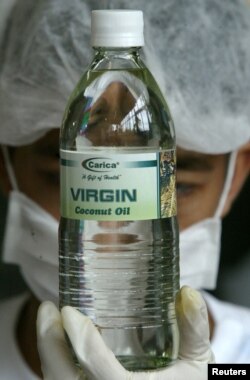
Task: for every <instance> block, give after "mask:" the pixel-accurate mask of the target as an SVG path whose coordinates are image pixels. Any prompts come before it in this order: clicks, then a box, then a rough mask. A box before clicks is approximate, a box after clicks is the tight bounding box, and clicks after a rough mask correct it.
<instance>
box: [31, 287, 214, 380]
mask: <svg viewBox="0 0 250 380" xmlns="http://www.w3.org/2000/svg"><path fill="white" fill-rule="evenodd" d="M176 309H177V318H178V325H179V330H180V353H179V358H178V360H177V361H176V362H175V364H173V365H172V366H169V367H167V368H165V369H160V370H158V371H150V372H129V371H127V370H125V369H124V368H123V367H122V365H121V364H120V363H119V362H118V361H117V359H116V358H115V356H114V354H113V353H112V352H111V351H110V350H109V349H108V348H107V346H106V345H105V344H104V342H103V340H102V337H101V335H100V334H99V332H98V330H97V329H96V327H95V326H94V325H93V323H92V322H91V321H90V319H89V318H87V317H85V316H84V315H82V314H81V313H80V312H78V311H77V310H75V309H74V308H72V307H69V306H66V307H64V308H63V309H62V312H61V314H60V313H59V311H58V310H57V308H56V307H55V306H54V304H53V303H51V302H44V303H43V304H42V305H41V306H40V308H39V311H38V320H37V335H38V348H39V352H40V358H41V362H42V370H43V373H44V379H45V380H83V379H85V375H84V374H86V375H87V378H88V379H89V380H183V379H192V380H205V379H207V363H212V362H213V361H214V356H213V353H212V351H211V347H210V342H209V325H208V316H207V308H206V304H205V302H204V300H203V298H202V296H201V295H200V293H198V292H197V291H196V290H193V289H191V288H189V287H183V288H182V289H181V290H180V292H179V293H178V295H177V299H176ZM63 328H64V329H65V330H66V332H67V334H68V336H69V339H70V341H71V343H72V345H73V347H74V351H75V353H76V355H77V358H78V361H79V363H80V366H81V369H80V368H78V367H77V366H76V365H75V364H74V362H73V360H72V356H71V352H70V350H69V348H68V345H67V343H66V341H65V337H64V330H63ZM83 373H84V374H83Z"/></svg>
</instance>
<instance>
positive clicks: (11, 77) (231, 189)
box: [0, 0, 250, 380]
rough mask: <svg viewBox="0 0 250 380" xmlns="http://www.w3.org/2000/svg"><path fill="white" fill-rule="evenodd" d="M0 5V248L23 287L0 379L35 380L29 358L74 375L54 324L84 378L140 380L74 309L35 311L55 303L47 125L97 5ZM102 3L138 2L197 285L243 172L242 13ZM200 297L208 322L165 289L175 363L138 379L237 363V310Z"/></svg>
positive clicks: (195, 299)
mask: <svg viewBox="0 0 250 380" xmlns="http://www.w3.org/2000/svg"><path fill="white" fill-rule="evenodd" d="M6 4H8V5H7V7H8V8H9V9H8V10H9V12H7V11H6V13H5V20H6V23H5V28H2V33H3V37H2V38H1V55H0V56H1V72H0V115H1V126H0V143H1V145H2V153H1V159H0V172H1V177H0V178H1V189H2V191H3V192H4V194H6V196H8V199H9V207H8V215H7V221H6V230H5V239H4V244H3V254H4V260H5V261H6V262H12V263H17V264H18V265H20V268H21V270H22V274H23V276H24V278H25V280H26V282H27V284H28V286H29V288H30V293H28V294H27V293H26V294H24V295H21V296H20V297H17V298H14V299H9V300H6V301H4V302H2V303H1V305H0V326H1V338H2V339H1V344H0V352H1V357H0V368H1V369H0V379H4V380H8V379H11V380H13V379H16V378H18V379H25V380H34V379H38V378H42V376H43V375H42V372H41V362H42V367H43V371H44V376H46V379H52V378H53V379H59V378H60V379H62V378H65V379H67V380H71V379H73V378H77V376H78V377H79V378H80V376H81V375H80V374H79V369H78V368H77V367H75V365H74V362H73V360H72V359H71V357H70V356H69V352H68V349H67V345H66V343H65V340H64V336H63V330H62V326H63V327H64V328H65V329H66V330H67V332H68V335H69V337H70V339H71V341H72V344H73V346H74V348H75V351H76V353H77V355H78V358H79V362H80V363H81V365H82V368H83V371H85V372H86V373H88V375H89V376H90V377H91V376H92V377H93V378H96V379H102V380H105V379H112V378H115V379H117V378H119V379H122V378H124V379H125V378H128V376H130V377H129V378H135V379H136V378H138V379H140V378H143V379H147V374H143V373H138V374H135V375H133V374H128V373H127V372H126V371H125V370H124V369H123V368H122V367H121V365H120V364H119V363H118V362H117V361H116V359H115V358H114V356H113V355H112V353H110V351H109V350H107V348H106V347H105V345H104V344H103V342H102V340H101V337H100V335H99V334H98V333H97V332H96V330H95V328H94V327H93V325H92V324H91V323H90V321H89V320H88V319H86V317H84V316H82V315H79V314H78V313H77V312H76V311H74V310H72V309H70V308H66V309H64V310H63V312H62V314H60V313H59V312H58V310H57V309H56V307H55V306H54V304H51V303H50V302H49V303H48V302H45V303H42V306H41V307H40V308H39V305H40V303H41V301H46V300H50V301H53V303H55V304H57V299H58V279H57V278H58V268H57V256H58V252H57V251H58V250H57V226H58V219H59V217H60V212H59V155H58V139H59V126H60V124H61V118H62V114H63V111H64V108H65V104H66V102H67V99H68V96H69V95H70V93H71V91H72V89H73V88H74V87H75V84H76V83H77V81H78V79H79V77H80V75H81V74H82V72H83V71H84V67H86V65H87V64H88V62H89V61H90V56H91V50H90V49H89V31H90V10H91V8H97V7H98V4H97V2H95V1H85V2H82V1H81V0H73V1H71V2H67V1H66V0H60V1H59V0H50V1H49V0H38V1H32V0H19V1H18V2H16V3H15V2H14V1H13V2H6ZM109 4H110V6H111V7H112V5H114V2H112V1H110V3H109ZM10 5H12V6H10ZM115 5H116V6H117V7H118V6H120V7H125V6H126V7H130V8H137V7H138V8H141V9H143V10H144V14H145V16H146V18H147V17H148V24H147V26H148V30H149V40H150V41H151V40H152V41H157V46H155V45H156V44H154V46H153V47H152V45H153V44H152V45H150V46H149V47H147V48H146V49H145V56H146V60H147V61H148V63H149V65H151V66H152V71H153V72H154V69H155V72H156V74H158V73H159V79H160V78H161V79H162V80H160V81H161V84H162V88H163V91H164V93H165V94H166V96H167V99H168V102H169V105H170V109H171V111H172V115H173V118H174V120H175V127H176V137H177V145H178V149H177V159H178V161H177V200H178V221H179V226H180V231H181V233H180V254H181V258H180V266H181V268H180V270H181V283H182V284H187V285H190V286H192V287H194V288H196V289H211V288H213V287H214V286H215V284H216V276H217V270H218V261H219V242H220V226H221V217H223V216H224V215H226V214H227V213H228V212H229V210H230V207H231V205H232V203H233V201H234V200H235V198H236V197H237V195H238V193H239V191H240V189H241V187H242V185H243V183H244V181H245V179H246V177H247V175H248V174H249V166H250V164H249V160H250V158H249V156H250V146H249V139H250V107H249V98H248V94H249V85H250V78H249V75H250V73H249V70H248V67H249V62H250V50H249V46H248V37H249V31H250V21H249V20H250V10H249V7H248V6H246V5H245V4H244V2H243V1H241V0H237V1H235V0H234V1H230V2H229V1H226V0H223V1H220V2H219V3H218V2H216V1H215V0H212V1H211V0H210V1H209V2H208V0H202V1H201V2H199V3H194V2H191V1H190V2H185V4H184V2H183V3H182V2H175V1H174V0H168V1H165V2H163V3H162V2H159V3H158V2H157V6H155V3H153V4H151V3H150V4H149V2H141V1H139V0H137V1H131V2H126V1H117V2H115ZM99 7H100V6H99ZM5 10H7V8H5ZM0 13H1V14H2V17H3V13H2V12H0ZM7 13H8V15H7ZM156 20H157V22H156ZM190 20H192V22H191V23H190ZM65 25H66V26H67V27H66V26H65ZM159 32H160V33H159ZM156 37H157V38H156ZM225 47H226V48H225ZM153 48H154V51H155V54H154V53H152V50H153ZM222 52H223V54H222ZM152 56H153V58H152V59H151V57H152ZM156 56H157V57H159V61H161V62H162V63H163V65H164V71H161V69H160V64H159V65H157V59H156ZM203 295H204V298H205V300H206V303H207V307H208V316H207V314H206V306H205V304H204V301H203V299H202V298H201V296H200V295H199V293H197V292H195V291H194V290H192V289H190V288H185V287H184V288H182V290H181V292H180V293H179V296H178V297H177V308H178V309H179V313H178V318H179V326H180V335H181V340H180V341H181V347H180V358H179V359H178V361H177V363H176V364H175V365H173V366H171V368H167V369H166V370H162V371H159V372H157V373H154V374H153V373H151V374H150V376H151V377H150V378H158V379H165V378H166V379H167V378H170V379H171V378H176V379H182V378H183V377H184V374H185V376H186V377H189V378H192V379H202V378H204V379H205V378H206V373H207V372H206V367H207V363H208V362H212V361H213V360H214V359H213V353H214V355H215V358H216V361H217V362H229V363H230V362H250V330H249V326H250V323H249V322H250V311H249V310H248V309H245V308H240V307H237V306H235V305H229V304H225V303H223V302H221V301H219V300H216V299H214V298H213V297H211V296H210V295H209V294H207V293H206V292H203ZM38 308H39V314H38V330H37V333H36V319H37V312H38ZM74 322H77V323H74ZM208 323H209V327H210V340H211V347H212V351H213V353H212V351H211V347H210V343H209V330H208ZM37 339H38V344H39V350H40V355H41V359H40V357H39V354H38V350H37ZM105 363H106V365H105ZM112 376H113V377H112ZM133 376H134V377H133ZM157 376H158V377H157Z"/></svg>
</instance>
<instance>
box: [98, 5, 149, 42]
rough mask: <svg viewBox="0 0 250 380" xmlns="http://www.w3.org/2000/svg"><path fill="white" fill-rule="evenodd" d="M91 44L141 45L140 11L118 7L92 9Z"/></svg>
mask: <svg viewBox="0 0 250 380" xmlns="http://www.w3.org/2000/svg"><path fill="white" fill-rule="evenodd" d="M91 44H92V46H95V47H132V46H143V45H144V35H143V13H142V11H137V10H120V9H114V10H113V9H112V10H107V9H106V10H95V11H92V15H91Z"/></svg>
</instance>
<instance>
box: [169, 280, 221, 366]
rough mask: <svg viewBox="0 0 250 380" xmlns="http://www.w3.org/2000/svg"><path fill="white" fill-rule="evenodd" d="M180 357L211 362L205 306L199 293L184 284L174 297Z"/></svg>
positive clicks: (212, 358) (212, 357) (211, 354)
mask: <svg viewBox="0 0 250 380" xmlns="http://www.w3.org/2000/svg"><path fill="white" fill-rule="evenodd" d="M176 313H177V320H178V326H179V330H180V352H179V357H180V358H181V359H187V360H196V361H201V362H213V361H214V356H213V353H212V350H211V346H210V341H209V323H208V313H207V307H206V303H205V301H204V299H203V298H202V296H201V294H200V293H199V292H198V291H196V290H194V289H192V288H189V287H187V286H184V287H183V288H182V289H181V290H180V291H179V293H178V294H177V297H176Z"/></svg>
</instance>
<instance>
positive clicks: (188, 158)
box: [177, 147, 228, 171]
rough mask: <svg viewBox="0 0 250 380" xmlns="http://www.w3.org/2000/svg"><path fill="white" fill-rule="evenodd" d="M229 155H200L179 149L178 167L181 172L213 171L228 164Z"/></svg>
mask: <svg viewBox="0 0 250 380" xmlns="http://www.w3.org/2000/svg"><path fill="white" fill-rule="evenodd" d="M227 156H228V155H227V154H206V153H198V152H194V151H191V150H186V149H182V148H179V147H177V167H178V169H181V170H193V171H203V170H204V171H211V170H213V169H214V167H216V166H217V165H218V164H223V165H224V164H225V163H226V162H227Z"/></svg>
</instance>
